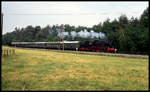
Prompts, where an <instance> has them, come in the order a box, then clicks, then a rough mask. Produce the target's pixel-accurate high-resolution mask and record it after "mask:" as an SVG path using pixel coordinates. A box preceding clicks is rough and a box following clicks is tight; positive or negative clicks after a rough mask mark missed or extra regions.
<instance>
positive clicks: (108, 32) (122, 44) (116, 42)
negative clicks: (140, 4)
mask: <svg viewBox="0 0 150 92" xmlns="http://www.w3.org/2000/svg"><path fill="white" fill-rule="evenodd" d="M148 22H149V7H147V9H145V10H144V11H143V13H142V14H141V16H140V18H139V19H138V18H134V17H132V18H131V19H128V18H127V16H126V15H124V14H122V15H121V16H120V17H118V19H114V20H112V21H110V19H109V18H108V19H106V20H105V21H104V22H103V23H101V22H100V23H99V24H97V25H94V26H93V27H84V26H78V27H75V26H72V25H69V24H64V32H67V35H65V36H64V40H67V41H86V40H108V41H109V42H110V43H111V45H112V46H113V47H114V48H116V49H117V50H118V52H119V53H129V54H148V53H149V41H148V40H149V39H148V38H149V35H148V34H149V23H148ZM59 28H60V26H56V25H53V26H50V25H47V26H46V27H43V28H41V27H40V26H35V27H33V26H32V25H29V26H27V27H26V28H17V27H16V28H15V29H14V31H13V32H8V33H6V34H4V35H2V45H11V42H49V41H60V37H59V35H58V34H59V31H60V30H58V29H59ZM80 32H82V33H84V32H86V33H88V36H84V35H83V37H82V35H79V33H80ZM91 32H94V35H89V33H91ZM74 34H76V35H74ZM102 35H103V36H102Z"/></svg>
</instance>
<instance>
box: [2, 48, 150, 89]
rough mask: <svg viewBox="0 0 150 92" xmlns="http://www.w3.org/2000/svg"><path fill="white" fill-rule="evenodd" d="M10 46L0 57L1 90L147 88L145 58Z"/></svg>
mask: <svg viewBox="0 0 150 92" xmlns="http://www.w3.org/2000/svg"><path fill="white" fill-rule="evenodd" d="M6 48H12V47H5V46H3V47H2V49H6ZM13 49H15V54H13V55H9V56H2V58H1V60H2V61H1V67H2V68H1V80H2V82H1V87H2V91H5V90H100V91H101V90H102V91H103V90H148V80H149V79H148V77H149V76H148V59H140V58H125V57H115V56H100V55H86V54H78V53H62V52H57V51H50V50H48V51H47V50H33V49H22V48H13Z"/></svg>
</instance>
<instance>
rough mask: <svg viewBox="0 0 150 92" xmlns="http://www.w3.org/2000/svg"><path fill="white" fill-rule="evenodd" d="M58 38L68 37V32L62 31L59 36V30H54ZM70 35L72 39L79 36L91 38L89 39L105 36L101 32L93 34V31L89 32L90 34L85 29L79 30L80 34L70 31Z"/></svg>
mask: <svg viewBox="0 0 150 92" xmlns="http://www.w3.org/2000/svg"><path fill="white" fill-rule="evenodd" d="M56 31H57V33H58V36H59V37H62V35H64V37H66V36H68V35H69V32H65V30H63V34H61V30H60V29H56ZM70 35H71V36H72V38H73V39H74V38H75V37H77V36H79V37H83V38H87V37H91V38H104V37H105V34H104V33H102V32H99V33H97V32H94V31H93V30H90V32H88V31H87V30H86V29H84V30H81V31H80V32H75V31H71V32H70Z"/></svg>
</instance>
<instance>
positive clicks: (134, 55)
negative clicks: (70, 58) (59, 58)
mask: <svg viewBox="0 0 150 92" xmlns="http://www.w3.org/2000/svg"><path fill="white" fill-rule="evenodd" d="M17 48H21V47H17ZM23 49H35V50H47V51H48V50H50V51H55V52H61V53H79V54H91V55H103V56H118V57H129V58H148V55H136V54H120V53H104V52H85V51H71V50H64V51H62V50H54V49H42V48H40V49H39V48H23Z"/></svg>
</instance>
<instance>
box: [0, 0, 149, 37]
mask: <svg viewBox="0 0 150 92" xmlns="http://www.w3.org/2000/svg"><path fill="white" fill-rule="evenodd" d="M1 7H2V13H3V14H4V16H3V31H2V34H5V33H7V32H12V31H14V29H15V27H17V28H23V27H24V28H25V27H27V26H28V25H32V26H41V27H46V26H47V25H51V26H52V25H56V24H58V25H61V24H69V25H74V26H76V27H77V26H79V25H80V26H86V27H92V26H93V25H96V24H98V23H100V22H101V23H103V22H104V21H105V20H106V19H107V18H109V19H110V20H111V21H112V20H114V19H115V18H116V19H117V18H118V17H119V16H121V14H125V15H126V16H127V17H128V18H129V19H130V18H131V17H132V16H133V17H136V18H139V17H140V15H141V14H142V13H143V11H144V10H145V9H146V8H147V7H148V1H132V2H129V1H128V2H127V1H124V2H123V1H120V2H117V1H116V2H115V1H109V2H108V1H107V2H100V1H97V2H96V1H94V2H91V1H90V2H83V1H82V2H81V1H80V2H77V1H76V2H75V1H72V2H67V1H63V2H58V1H57V2H56V1H55V2H54V1H53V2H52V1H51V2H48V1H47V2H46V1H45V2H42V1H38V2H35V1H32V2H31V1H30V2H23V1H21V2H17V1H15V2H14V1H13V2H10V1H9V2H8V1H7V2H6V1H3V2H2V4H1Z"/></svg>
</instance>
